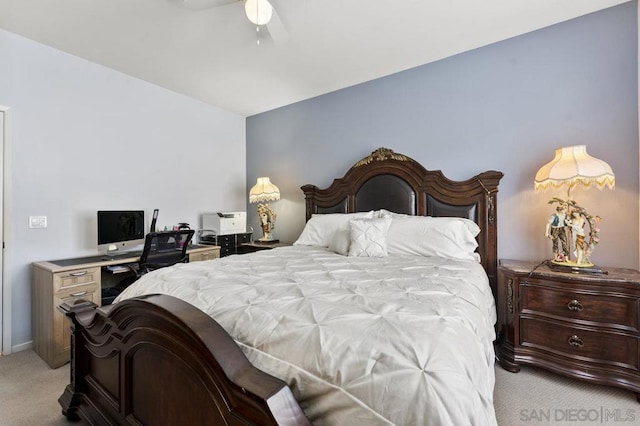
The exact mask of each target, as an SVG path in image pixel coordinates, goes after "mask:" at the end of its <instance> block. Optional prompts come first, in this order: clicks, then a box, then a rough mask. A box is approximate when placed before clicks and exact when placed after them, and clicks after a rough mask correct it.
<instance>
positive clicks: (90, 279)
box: [53, 268, 100, 293]
mask: <svg viewBox="0 0 640 426" xmlns="http://www.w3.org/2000/svg"><path fill="white" fill-rule="evenodd" d="M91 283H95V284H96V285H97V286H99V285H100V268H85V269H76V270H73V271H67V272H58V273H56V274H54V275H53V292H54V293H57V292H59V291H61V290H66V289H71V288H76V287H78V286H82V285H85V284H91Z"/></svg>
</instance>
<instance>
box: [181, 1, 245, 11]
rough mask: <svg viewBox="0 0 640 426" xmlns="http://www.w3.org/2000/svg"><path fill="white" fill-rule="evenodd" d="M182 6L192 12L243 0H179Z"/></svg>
mask: <svg viewBox="0 0 640 426" xmlns="http://www.w3.org/2000/svg"><path fill="white" fill-rule="evenodd" d="M178 1H179V2H180V3H181V4H182V6H184V7H186V8H187V9H191V10H204V9H210V8H213V7H219V6H224V5H225V4H229V3H236V2H238V1H241V0H178Z"/></svg>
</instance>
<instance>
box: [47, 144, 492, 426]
mask: <svg viewBox="0 0 640 426" xmlns="http://www.w3.org/2000/svg"><path fill="white" fill-rule="evenodd" d="M501 177H502V173H500V172H497V171H487V172H483V173H480V174H478V175H476V176H474V177H472V178H470V179H468V180H465V181H451V180H449V179H447V178H446V177H445V176H444V175H443V174H442V173H441V172H440V171H428V170H426V169H425V168H424V167H423V166H422V165H420V164H419V163H418V162H416V161H415V160H413V159H411V158H409V157H407V156H405V155H402V154H398V153H395V152H393V151H391V150H389V149H386V148H380V149H378V150H376V151H374V152H373V153H371V154H370V155H368V156H367V157H365V158H363V159H362V160H360V161H358V162H356V163H355V164H354V166H353V167H351V168H350V169H349V170H348V171H347V173H346V174H345V175H344V176H343V177H342V178H338V179H335V180H334V181H333V183H332V184H331V185H330V186H329V187H328V188H325V189H320V188H317V187H316V186H313V185H305V186H303V187H302V190H303V192H304V194H305V200H306V219H307V223H306V226H305V228H304V230H303V232H302V234H301V236H300V238H299V239H298V241H296V244H294V245H293V246H291V247H280V248H276V249H272V250H268V251H260V252H257V253H253V254H245V255H237V256H230V257H227V258H223V259H217V260H214V261H208V262H196V263H193V264H183V265H177V266H175V267H171V268H164V269H162V270H159V271H155V272H153V273H150V274H147V275H145V276H144V277H143V278H142V279H140V280H139V281H137V282H136V283H134V285H132V286H131V287H129V288H128V289H127V290H126V291H125V292H124V293H123V294H122V295H121V296H120V297H119V299H118V302H117V303H116V304H114V305H111V306H108V307H104V308H99V309H95V307H93V306H91V304H89V303H78V304H76V305H74V306H65V307H63V309H64V310H65V311H66V313H67V315H68V317H69V318H70V319H71V328H72V355H71V383H70V384H69V385H68V386H67V387H66V389H65V391H64V393H63V394H62V396H61V397H60V400H59V401H60V403H61V405H62V407H63V414H65V415H66V416H68V417H78V416H79V417H82V418H84V419H86V420H87V421H89V422H90V423H94V424H123V423H132V424H187V423H194V424H202V423H203V422H205V423H207V424H259V425H263V424H265V425H268V424H290V425H304V424H309V423H313V424H318V425H325V424H326V425H332V424H353V425H359V424H362V425H372V424H455V425H460V424H474V425H482V424H487V425H494V424H495V422H496V420H495V414H494V411H493V402H492V398H493V384H494V376H493V361H494V354H493V345H492V341H493V340H494V338H495V333H494V323H495V306H494V302H493V300H494V298H493V294H495V285H496V272H497V249H496V239H497V238H496V236H497V216H496V202H497V198H496V196H497V191H498V184H499V181H500V179H501ZM452 235H453V236H454V237H455V238H453V237H452ZM425 236H427V237H428V238H425Z"/></svg>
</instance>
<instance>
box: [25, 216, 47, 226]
mask: <svg viewBox="0 0 640 426" xmlns="http://www.w3.org/2000/svg"><path fill="white" fill-rule="evenodd" d="M46 227H47V217H46V216H29V228H46Z"/></svg>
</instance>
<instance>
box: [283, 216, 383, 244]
mask: <svg viewBox="0 0 640 426" xmlns="http://www.w3.org/2000/svg"><path fill="white" fill-rule="evenodd" d="M369 217H373V210H372V211H370V212H362V213H328V214H314V215H313V216H311V219H309V221H308V222H307V224H306V225H305V226H304V229H303V230H302V233H301V234H300V236H299V237H298V239H297V240H296V242H295V243H293V245H294V246H296V245H299V246H319V247H329V244H330V243H331V241H332V240H333V239H334V238H335V237H336V233H337V232H338V231H340V230H343V231H348V230H349V221H350V220H351V219H355V218H369Z"/></svg>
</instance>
